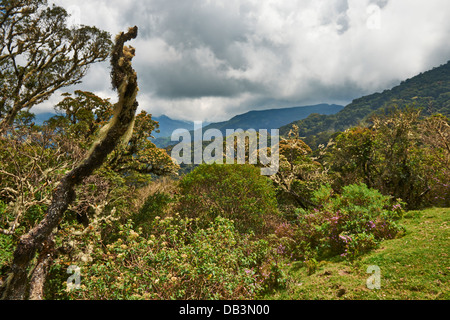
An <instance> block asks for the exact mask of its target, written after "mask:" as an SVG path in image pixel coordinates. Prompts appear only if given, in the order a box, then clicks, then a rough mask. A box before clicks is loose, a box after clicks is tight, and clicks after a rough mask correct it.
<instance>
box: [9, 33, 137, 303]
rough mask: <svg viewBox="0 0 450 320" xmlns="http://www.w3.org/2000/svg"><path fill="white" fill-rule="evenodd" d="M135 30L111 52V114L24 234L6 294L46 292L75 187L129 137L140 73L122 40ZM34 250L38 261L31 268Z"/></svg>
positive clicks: (38, 294) (21, 296) (119, 39)
mask: <svg viewBox="0 0 450 320" xmlns="http://www.w3.org/2000/svg"><path fill="white" fill-rule="evenodd" d="M136 36H137V27H134V28H130V29H129V30H128V32H126V33H124V32H122V33H120V34H119V35H118V36H117V37H116V39H115V44H114V46H113V50H112V53H111V67H112V71H111V78H112V87H113V88H114V89H116V90H117V91H118V96H119V97H118V102H117V103H116V104H115V106H114V111H113V117H112V118H111V120H110V121H109V122H108V123H107V125H105V126H104V127H103V128H102V129H101V130H100V134H99V136H98V138H97V139H96V140H95V142H94V143H93V146H92V148H91V150H90V151H89V153H88V155H87V156H86V157H85V158H84V160H82V161H81V163H79V164H78V165H77V166H76V167H75V168H74V169H73V170H71V171H70V172H68V173H67V174H65V175H64V177H63V178H62V179H61V180H60V183H59V185H58V186H57V188H56V189H55V190H54V191H53V194H52V200H51V203H50V205H49V207H48V210H47V212H46V215H45V217H44V218H43V219H42V220H41V222H40V223H39V224H38V225H36V226H35V227H33V228H32V229H31V230H30V231H29V232H27V233H26V234H24V235H23V236H21V237H20V239H19V241H18V245H17V247H16V250H15V252H14V258H13V262H12V265H11V271H10V273H9V275H8V278H7V279H6V280H5V283H4V285H3V287H2V290H1V295H2V298H3V299H24V298H31V299H40V298H42V295H43V284H44V282H45V278H46V276H47V273H48V269H49V266H50V264H51V261H52V256H53V254H54V245H55V244H54V241H53V238H54V231H55V229H56V228H57V227H58V225H59V224H60V222H61V221H62V219H63V215H64V213H65V212H66V210H67V208H68V206H69V205H70V203H71V202H72V201H73V200H74V198H75V187H76V186H77V185H79V184H80V183H81V182H82V181H83V180H84V179H86V178H88V177H89V176H90V175H91V174H92V173H93V172H94V170H96V169H97V168H99V167H100V166H101V165H102V164H103V163H104V162H105V161H106V159H107V156H108V155H109V154H110V153H111V152H112V151H113V150H114V149H115V148H116V147H117V146H118V145H119V144H120V143H121V142H123V141H124V140H125V141H127V139H128V138H129V136H130V133H131V132H132V130H133V124H134V119H135V113H136V109H137V107H138V103H137V101H136V95H137V92H138V86H137V75H136V72H135V71H134V69H133V68H132V65H131V60H132V59H133V57H134V53H135V50H134V48H132V47H127V46H124V43H125V42H126V41H129V40H131V39H134V38H136ZM36 253H38V257H37V262H36V265H35V266H34V268H32V270H29V269H30V268H29V267H30V264H31V262H32V260H33V259H34V257H35V255H36Z"/></svg>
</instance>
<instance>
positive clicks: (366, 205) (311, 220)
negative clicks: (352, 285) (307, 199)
mask: <svg viewBox="0 0 450 320" xmlns="http://www.w3.org/2000/svg"><path fill="white" fill-rule="evenodd" d="M315 200H316V201H318V202H320V203H322V206H321V207H320V208H316V209H314V210H312V211H306V210H302V209H299V210H298V215H299V216H298V220H297V223H296V225H295V227H294V233H295V234H294V236H293V238H294V239H295V241H296V248H295V251H296V252H295V254H296V255H298V256H299V257H300V258H303V259H305V261H307V260H309V259H310V258H318V259H322V258H325V257H330V256H335V255H342V256H344V257H347V258H349V259H354V258H355V257H357V256H358V255H360V254H362V253H365V252H367V251H369V250H371V249H373V248H375V247H376V246H377V244H378V243H379V242H380V241H381V240H383V239H393V238H394V237H395V236H396V235H397V234H398V233H399V232H401V231H402V228H401V227H400V226H398V224H397V223H396V221H398V220H399V219H400V218H401V217H402V214H403V207H402V205H403V203H401V202H398V201H396V202H394V203H393V202H392V200H391V198H390V197H388V196H383V195H382V194H381V193H379V192H378V191H377V190H374V189H369V188H368V187H367V186H366V185H364V184H358V185H349V186H346V187H344V188H343V192H342V194H334V193H333V191H332V189H331V187H329V186H324V187H323V188H322V189H320V190H318V191H317V192H316V193H315Z"/></svg>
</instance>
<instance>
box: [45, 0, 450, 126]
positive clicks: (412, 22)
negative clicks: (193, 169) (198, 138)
mask: <svg viewBox="0 0 450 320" xmlns="http://www.w3.org/2000/svg"><path fill="white" fill-rule="evenodd" d="M54 2H56V3H57V4H60V5H63V6H64V7H66V8H67V7H69V6H75V8H79V12H80V14H79V20H80V22H81V23H83V24H88V25H95V26H97V27H99V28H102V29H105V30H107V31H109V32H111V33H112V34H113V35H114V34H116V33H117V32H119V31H121V30H125V29H126V28H128V27H129V26H133V25H138V26H139V30H140V31H139V32H140V33H139V37H138V39H136V40H134V41H133V46H135V47H136V51H137V56H136V58H135V68H136V70H137V72H138V75H139V84H140V95H139V101H140V105H141V107H142V108H144V109H146V110H147V111H149V112H151V113H154V114H162V113H164V114H167V115H169V116H171V117H174V118H180V119H190V120H209V121H218V120H224V119H227V118H230V117H231V116H233V115H235V114H238V113H243V112H246V111H247V110H250V109H262V108H269V107H283V106H295V105H302V104H311V103H321V102H330V103H348V102H350V101H351V100H352V99H354V98H357V97H359V96H361V95H364V94H370V93H373V92H375V91H379V90H384V89H387V88H389V87H391V86H393V85H395V84H397V83H399V82H400V81H401V80H404V79H405V78H408V77H411V76H414V75H415V74H418V73H419V72H423V71H426V70H428V69H430V68H432V67H435V66H438V65H439V64H442V63H445V62H447V60H449V58H450V44H449V42H448V35H449V33H450V20H449V19H448V17H447V14H446V13H447V12H449V10H450V3H449V2H448V1H447V0H429V1H423V0H298V1H294V0H293V1H279V0H226V1H220V0H216V1H214V0H190V1H185V0H147V1H144V0H135V1H131V0H122V1H118V0H112V1H87V0H81V1H77V2H76V3H75V2H74V1H70V0H58V1H54ZM105 68H106V67H105V66H104V65H102V66H100V65H99V66H98V67H97V66H96V67H93V68H92V70H91V71H90V73H89V75H88V76H87V77H86V79H85V81H84V83H83V84H82V86H83V88H84V89H85V90H91V91H94V92H99V93H102V94H109V93H110V91H109V78H105V79H104V81H102V79H103V78H104V77H105V76H106V73H105V71H102V70H105ZM111 94H112V95H113V93H111ZM112 97H114V96H112Z"/></svg>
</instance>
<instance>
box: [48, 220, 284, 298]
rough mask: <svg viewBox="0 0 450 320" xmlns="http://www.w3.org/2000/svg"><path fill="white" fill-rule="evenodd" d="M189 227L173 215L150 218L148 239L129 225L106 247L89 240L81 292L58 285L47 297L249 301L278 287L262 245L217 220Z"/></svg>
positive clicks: (265, 245) (265, 246)
mask: <svg viewBox="0 0 450 320" xmlns="http://www.w3.org/2000/svg"><path fill="white" fill-rule="evenodd" d="M195 224H196V221H194V220H193V219H189V218H181V217H180V216H179V215H175V216H174V217H166V218H165V219H160V218H158V217H157V218H155V219H154V221H153V222H152V224H151V235H150V236H148V237H144V236H142V235H141V232H140V231H138V232H136V231H134V230H133V227H132V225H131V224H130V223H127V224H124V225H121V226H120V227H119V229H120V231H119V232H118V234H119V238H118V239H117V240H115V241H113V242H111V243H103V242H102V240H101V237H99V236H98V235H97V236H95V235H92V237H93V239H90V240H89V241H90V242H91V243H93V244H94V246H95V248H94V249H93V254H92V259H93V261H92V262H90V263H89V264H86V265H80V268H81V270H82V274H81V284H82V285H81V289H79V290H74V291H71V292H66V291H65V283H64V282H59V287H58V290H57V292H55V290H53V292H52V294H53V295H52V296H48V298H58V299H63V298H64V299H67V298H70V299H127V300H128V299H130V300H131V299H196V300H203V299H254V298H256V297H257V296H258V295H259V294H261V293H262V292H264V291H265V290H267V289H269V288H272V287H273V285H274V282H275V283H279V277H280V276H281V273H280V271H279V270H278V269H277V268H276V267H275V266H274V265H273V264H270V263H268V262H267V261H269V260H270V259H269V253H270V252H271V251H270V248H269V246H268V243H267V241H264V240H251V239H250V237H249V235H242V234H240V233H238V232H237V231H236V229H235V228H234V225H233V222H232V221H230V220H227V219H224V218H221V217H217V218H216V219H215V220H214V221H212V222H211V223H210V224H209V225H208V227H207V228H205V229H198V228H195V227H194V226H195ZM61 263H63V262H62V261H61ZM60 265H61V264H60ZM61 273H64V270H63V268H60V267H55V268H54V269H53V271H52V278H53V279H55V280H56V281H54V282H53V285H55V286H56V284H57V283H58V281H60V278H61ZM58 279H59V280H58Z"/></svg>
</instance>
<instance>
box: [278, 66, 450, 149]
mask: <svg viewBox="0 0 450 320" xmlns="http://www.w3.org/2000/svg"><path fill="white" fill-rule="evenodd" d="M392 106H398V107H399V108H403V107H405V106H414V107H415V108H421V109H422V110H423V112H422V114H423V115H431V114H433V113H441V114H443V115H446V116H449V115H450V62H447V63H446V64H444V65H442V66H440V67H436V68H434V69H432V70H430V71H427V72H424V73H421V74H419V75H417V76H415V77H413V78H411V79H408V80H406V81H403V82H402V83H401V84H400V85H398V86H396V87H394V88H392V89H390V90H385V91H383V92H381V93H374V94H371V95H368V96H365V97H361V98H359V99H355V100H354V101H353V102H352V103H350V104H349V105H347V106H346V107H345V108H344V109H342V110H341V111H340V112H338V113H336V114H333V115H327V116H325V115H318V114H313V115H310V116H309V117H307V118H306V119H303V120H298V121H295V122H293V123H290V124H288V125H286V126H283V127H281V128H280V134H281V135H284V136H285V135H287V133H288V132H289V130H290V129H291V128H292V125H293V124H295V125H296V126H297V127H298V130H299V131H298V132H299V135H300V136H301V137H305V142H306V143H308V144H309V145H311V146H312V147H314V148H316V147H317V146H318V145H319V144H326V143H327V142H328V139H329V138H330V137H331V136H332V135H333V133H335V132H339V131H343V130H345V129H348V128H349V127H351V126H355V125H357V124H359V123H362V124H364V123H366V122H367V121H368V119H369V118H370V116H371V115H373V114H374V113H383V112H384V110H385V109H386V108H388V107H392Z"/></svg>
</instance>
